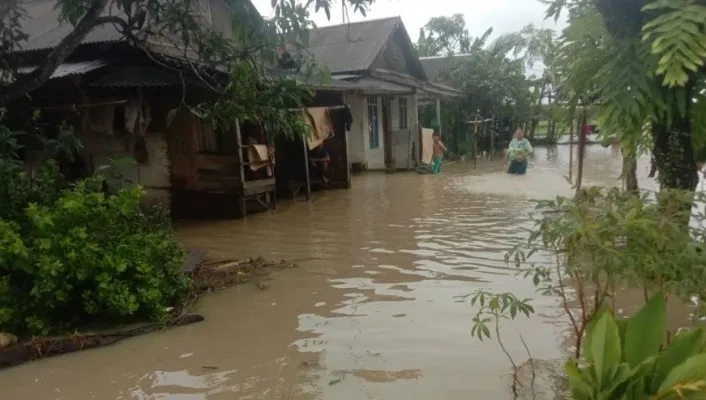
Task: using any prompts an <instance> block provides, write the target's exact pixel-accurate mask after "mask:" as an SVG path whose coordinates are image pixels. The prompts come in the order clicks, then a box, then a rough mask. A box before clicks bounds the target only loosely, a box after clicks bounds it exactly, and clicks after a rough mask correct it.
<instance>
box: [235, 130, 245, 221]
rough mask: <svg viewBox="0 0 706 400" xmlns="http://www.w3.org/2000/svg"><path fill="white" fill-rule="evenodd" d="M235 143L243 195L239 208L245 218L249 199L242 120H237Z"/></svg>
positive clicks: (241, 195) (241, 194)
mask: <svg viewBox="0 0 706 400" xmlns="http://www.w3.org/2000/svg"><path fill="white" fill-rule="evenodd" d="M235 141H236V143H237V144H238V152H237V153H238V160H237V161H238V169H239V170H240V171H239V172H240V188H241V190H242V193H240V198H239V199H238V200H239V201H238V202H239V203H240V204H239V206H240V212H241V213H242V216H243V218H245V216H246V215H247V213H248V210H247V205H248V202H247V199H246V198H245V157H243V151H245V149H244V148H243V137H242V135H241V134H240V120H239V119H237V118H236V119H235Z"/></svg>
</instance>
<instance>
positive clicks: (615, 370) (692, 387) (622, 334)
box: [565, 292, 706, 400]
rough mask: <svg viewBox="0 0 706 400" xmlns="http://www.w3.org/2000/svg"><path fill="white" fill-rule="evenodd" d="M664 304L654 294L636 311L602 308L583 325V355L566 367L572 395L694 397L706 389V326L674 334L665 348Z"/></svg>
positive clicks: (633, 399)
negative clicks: (624, 313)
mask: <svg viewBox="0 0 706 400" xmlns="http://www.w3.org/2000/svg"><path fill="white" fill-rule="evenodd" d="M666 318H667V304H666V298H665V296H664V294H663V293H661V292H659V293H657V294H655V295H654V296H653V297H652V298H651V299H650V300H649V301H648V302H647V304H645V306H644V307H643V308H642V309H640V311H638V312H637V313H636V314H635V315H633V316H632V317H630V318H628V319H626V320H617V321H616V320H615V318H614V317H613V315H612V313H611V311H610V309H609V308H608V307H604V308H603V309H601V311H600V312H599V313H598V314H597V315H596V317H595V319H594V321H593V322H592V323H591V324H590V325H589V326H588V329H587V331H586V340H585V341H584V352H583V354H584V356H583V359H582V360H580V361H579V360H575V359H572V360H569V361H568V362H567V363H566V366H565V368H566V372H567V375H568V378H569V384H570V387H571V390H572V392H573V395H574V398H575V399H577V400H591V399H606V400H609V399H616V400H618V399H625V400H637V399H696V398H703V396H704V394H706V353H705V352H704V345H706V331H705V330H704V329H703V328H697V329H692V330H689V331H687V332H684V333H681V334H679V335H677V336H676V337H675V338H674V340H673V341H672V342H671V343H670V344H669V345H668V346H667V347H665V348H662V344H663V343H664V342H665V340H666Z"/></svg>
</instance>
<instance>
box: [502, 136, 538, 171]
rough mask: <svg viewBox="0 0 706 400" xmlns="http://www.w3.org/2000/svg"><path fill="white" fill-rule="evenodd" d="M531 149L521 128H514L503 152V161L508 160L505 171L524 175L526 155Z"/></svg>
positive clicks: (530, 152)
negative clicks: (505, 150)
mask: <svg viewBox="0 0 706 400" xmlns="http://www.w3.org/2000/svg"><path fill="white" fill-rule="evenodd" d="M533 151H534V150H533V149H532V144H531V143H530V141H529V140H527V139H525V132H524V131H523V130H522V129H518V130H516V131H515V135H514V136H513V138H512V140H511V141H510V146H508V148H507V152H506V153H505V161H507V160H510V166H509V167H508V169H507V173H508V174H513V175H524V174H525V173H526V172H527V157H528V156H529V155H530V154H532V152H533Z"/></svg>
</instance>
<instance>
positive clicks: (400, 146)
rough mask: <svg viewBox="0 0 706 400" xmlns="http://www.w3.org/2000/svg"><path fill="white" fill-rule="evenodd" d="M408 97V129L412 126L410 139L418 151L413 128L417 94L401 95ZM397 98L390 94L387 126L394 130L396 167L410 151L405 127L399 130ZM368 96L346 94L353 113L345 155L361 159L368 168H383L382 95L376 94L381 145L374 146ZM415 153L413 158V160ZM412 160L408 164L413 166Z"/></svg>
mask: <svg viewBox="0 0 706 400" xmlns="http://www.w3.org/2000/svg"><path fill="white" fill-rule="evenodd" d="M401 97H403V98H406V99H407V129H412V130H413V132H412V135H411V140H412V142H414V149H415V150H417V152H418V143H417V142H418V141H419V134H418V133H417V132H416V129H417V127H418V124H419V122H418V114H417V97H416V96H415V95H408V96H401ZM399 98H400V96H398V97H392V98H391V102H390V114H391V116H390V118H391V123H390V128H391V129H392V131H393V141H394V143H393V149H394V150H393V151H394V152H395V160H396V164H397V168H406V167H407V159H408V156H407V154H409V151H410V148H409V145H408V143H409V139H410V135H409V132H408V130H400V120H399V114H400V108H399V104H400V103H399ZM368 99H369V96H364V95H360V94H348V95H346V102H347V103H348V105H349V107H350V109H351V113H352V114H353V125H352V126H351V131H350V132H349V133H348V155H349V157H350V162H351V163H363V164H364V166H365V167H366V168H367V169H370V170H383V169H385V134H384V132H383V121H382V99H383V96H377V102H378V131H379V143H380V145H379V146H378V148H376V149H371V148H370V132H369V127H368ZM414 160H416V157H415V158H413V161H414ZM415 165H416V164H415V163H414V162H412V163H411V166H415Z"/></svg>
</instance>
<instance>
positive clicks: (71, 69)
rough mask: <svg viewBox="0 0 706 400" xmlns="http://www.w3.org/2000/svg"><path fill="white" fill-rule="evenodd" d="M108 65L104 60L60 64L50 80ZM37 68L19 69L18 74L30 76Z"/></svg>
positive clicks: (80, 73) (81, 73)
mask: <svg viewBox="0 0 706 400" xmlns="http://www.w3.org/2000/svg"><path fill="white" fill-rule="evenodd" d="M106 65H108V62H107V61H104V60H91V61H81V62H66V63H63V64H60V65H59V66H58V67H57V68H56V70H55V71H54V73H53V74H52V75H51V78H49V79H55V78H62V77H65V76H69V75H83V74H85V73H87V72H90V71H93V70H96V69H98V68H102V67H105V66H106ZM36 68H37V67H36V66H30V67H21V68H18V69H17V72H18V73H20V74H29V73H31V72H32V71H34V70H35V69H36Z"/></svg>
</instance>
